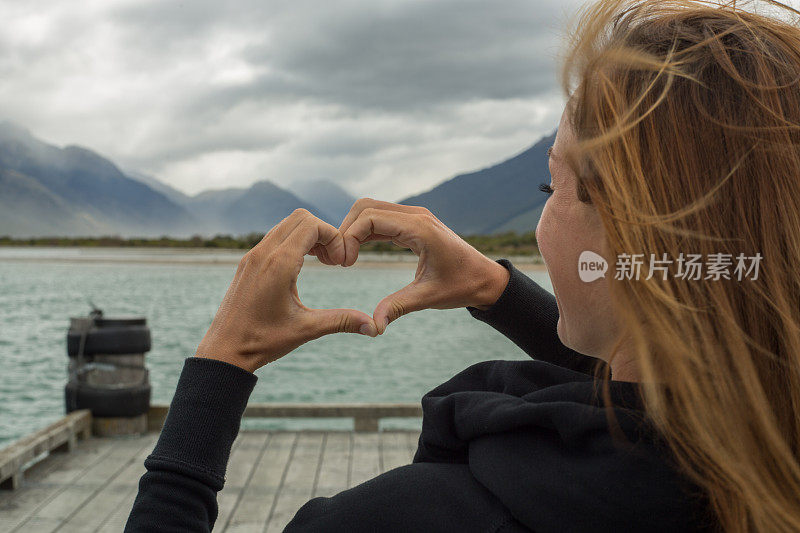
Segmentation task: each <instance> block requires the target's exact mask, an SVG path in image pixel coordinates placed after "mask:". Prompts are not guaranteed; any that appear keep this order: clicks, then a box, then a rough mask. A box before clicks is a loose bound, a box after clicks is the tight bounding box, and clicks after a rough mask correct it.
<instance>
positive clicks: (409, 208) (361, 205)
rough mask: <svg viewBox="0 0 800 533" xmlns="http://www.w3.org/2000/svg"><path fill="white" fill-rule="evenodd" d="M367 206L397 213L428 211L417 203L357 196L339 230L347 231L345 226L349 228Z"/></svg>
mask: <svg viewBox="0 0 800 533" xmlns="http://www.w3.org/2000/svg"><path fill="white" fill-rule="evenodd" d="M367 208H373V209H384V210H386V211H397V212H399V213H430V211H428V210H427V209H426V208H424V207H422V206H418V205H403V204H393V203H391V202H384V201H382V200H373V199H372V198H359V199H358V200H356V201H355V202H354V203H353V206H352V207H351V208H350V211H349V212H348V213H347V215H346V216H345V217H344V220H342V223H341V224H339V231H341V232H342V233H344V232H345V231H347V228H349V227H350V225H351V224H352V223H353V222H354V221H355V219H357V218H358V216H359V215H360V214H361V212H362V211H363V210H364V209H367Z"/></svg>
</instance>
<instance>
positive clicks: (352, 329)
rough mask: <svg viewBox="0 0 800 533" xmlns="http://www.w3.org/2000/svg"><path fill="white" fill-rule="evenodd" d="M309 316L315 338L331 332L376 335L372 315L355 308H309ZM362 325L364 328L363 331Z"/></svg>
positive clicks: (376, 331)
mask: <svg viewBox="0 0 800 533" xmlns="http://www.w3.org/2000/svg"><path fill="white" fill-rule="evenodd" d="M310 316H311V318H312V321H311V323H312V324H313V326H312V328H311V329H312V331H313V332H314V336H313V338H315V339H316V338H318V337H322V336H323V335H330V334H331V333H360V334H362V335H369V336H370V337H375V336H377V335H378V330H377V328H376V327H375V321H373V320H372V317H371V316H369V315H368V314H366V313H363V312H361V311H356V310H355V309H310ZM362 326H363V327H364V328H365V329H364V330H363V331H362V329H361V328H362Z"/></svg>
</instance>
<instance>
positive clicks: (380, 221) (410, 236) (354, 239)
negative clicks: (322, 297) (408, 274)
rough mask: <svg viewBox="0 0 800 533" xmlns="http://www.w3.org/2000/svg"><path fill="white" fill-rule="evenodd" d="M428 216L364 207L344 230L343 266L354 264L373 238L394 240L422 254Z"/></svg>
mask: <svg viewBox="0 0 800 533" xmlns="http://www.w3.org/2000/svg"><path fill="white" fill-rule="evenodd" d="M424 217H425V215H420V214H412V213H403V212H400V211H387V210H385V209H373V208H367V209H364V210H363V211H362V212H361V214H360V215H359V216H358V218H356V219H355V220H354V221H353V223H352V224H351V225H350V227H349V228H347V230H346V231H344V232H342V238H343V240H344V256H345V257H344V262H343V263H341V264H342V266H352V265H353V263H355V262H356V259H357V258H358V249H359V247H360V246H361V244H362V243H364V242H367V241H368V240H370V239H371V238H372V237H376V238H377V239H379V240H391V241H392V242H393V243H395V244H397V245H399V246H403V247H405V248H410V249H411V250H412V251H413V252H414V253H415V254H417V255H419V253H420V251H421V250H422V246H423V241H422V239H421V238H420V236H421V234H422V233H424V226H425V225H426V219H425V218H424Z"/></svg>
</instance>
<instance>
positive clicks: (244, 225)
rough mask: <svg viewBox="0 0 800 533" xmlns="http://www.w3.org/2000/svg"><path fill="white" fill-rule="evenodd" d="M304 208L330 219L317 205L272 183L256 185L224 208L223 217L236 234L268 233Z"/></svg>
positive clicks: (320, 216)
mask: <svg viewBox="0 0 800 533" xmlns="http://www.w3.org/2000/svg"><path fill="white" fill-rule="evenodd" d="M221 192H225V191H221ZM301 207H302V208H305V209H308V210H309V211H311V213H312V214H314V215H315V216H317V217H319V218H321V219H322V220H325V221H326V222H329V220H330V218H331V217H330V215H328V214H326V213H324V212H322V211H321V210H320V209H319V208H317V207H316V206H313V205H311V204H309V203H307V202H305V201H303V200H301V199H300V198H298V197H297V196H295V195H294V194H292V193H290V192H289V191H287V190H285V189H281V188H280V187H278V186H277V185H275V184H274V183H272V182H269V181H259V182H256V183H254V184H253V185H252V186H251V187H250V188H249V189H247V190H246V191H245V192H244V193H243V194H240V195H239V196H238V198H236V199H234V200H233V201H231V202H229V203H228V204H227V205H226V206H225V207H223V209H222V213H221V214H222V218H223V220H224V221H225V222H226V223H227V225H228V228H229V229H230V231H231V232H233V233H235V234H237V233H250V232H255V231H260V232H264V233H266V232H267V231H269V229H270V228H271V227H272V226H274V225H275V224H277V223H278V222H280V221H281V220H283V218H285V217H286V216H288V215H289V214H291V212H292V211H294V210H295V209H297V208H301ZM329 223H330V222H329Z"/></svg>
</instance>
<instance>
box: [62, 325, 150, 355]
mask: <svg viewBox="0 0 800 533" xmlns="http://www.w3.org/2000/svg"><path fill="white" fill-rule="evenodd" d="M80 344H81V333H80V332H79V331H69V332H67V354H69V356H70V357H75V356H77V355H78V349H79V348H80ZM150 347H151V339H150V328H148V327H147V326H125V327H107V328H93V329H90V330H89V331H88V333H87V334H86V344H85V345H84V347H83V354H84V355H94V354H136V353H144V352H149V351H150Z"/></svg>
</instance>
